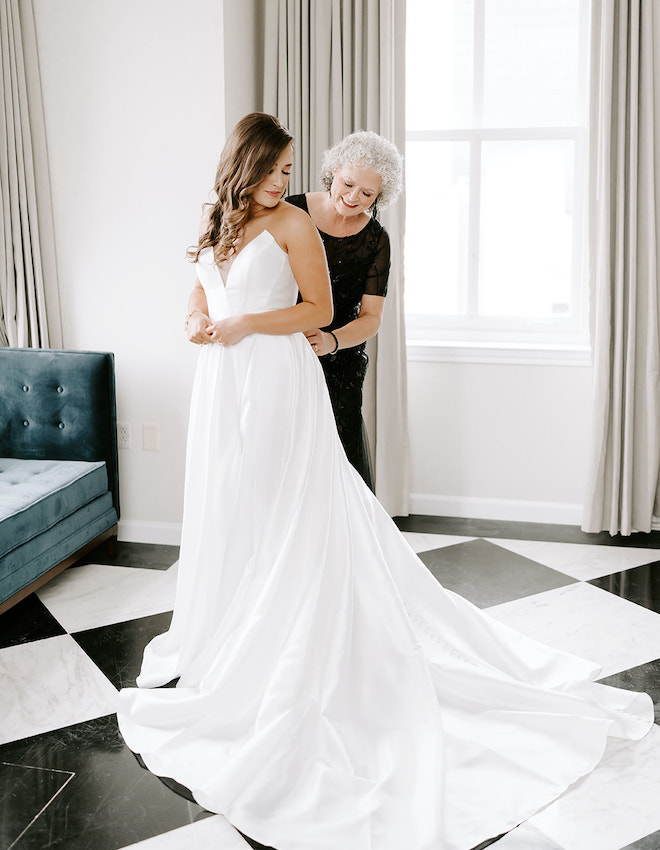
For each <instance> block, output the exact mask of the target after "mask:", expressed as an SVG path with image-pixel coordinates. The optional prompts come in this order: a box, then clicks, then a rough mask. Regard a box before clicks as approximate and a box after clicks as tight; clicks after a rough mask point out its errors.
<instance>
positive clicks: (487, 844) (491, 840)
mask: <svg viewBox="0 0 660 850" xmlns="http://www.w3.org/2000/svg"><path fill="white" fill-rule="evenodd" d="M505 835H506V833H502V835H498V836H497V838H489V839H488V840H487V841H482V842H481V844H479V845H477V846H476V847H473V848H472V850H486V847H492V846H493V844H496V843H497V842H498V841H499V840H500V838H504V836H505Z"/></svg>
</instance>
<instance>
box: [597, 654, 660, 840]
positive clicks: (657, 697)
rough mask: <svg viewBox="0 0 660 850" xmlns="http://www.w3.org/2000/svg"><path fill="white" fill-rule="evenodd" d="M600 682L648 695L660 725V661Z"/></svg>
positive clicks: (648, 663)
mask: <svg viewBox="0 0 660 850" xmlns="http://www.w3.org/2000/svg"><path fill="white" fill-rule="evenodd" d="M658 656H660V647H658ZM598 681H599V682H602V683H603V684H604V685H612V686H613V687H615V688H624V689H625V690H627V691H638V692H643V693H646V694H648V695H649V696H650V697H651V699H652V700H653V705H654V706H655V722H656V723H660V659H658V660H656V661H648V662H647V663H646V664H640V665H639V667H631V668H630V670H623V671H622V672H620V673H614V674H613V675H612V676H607V677H606V678H605V679H599V680H598ZM658 848H660V844H658Z"/></svg>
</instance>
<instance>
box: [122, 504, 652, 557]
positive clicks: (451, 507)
mask: <svg viewBox="0 0 660 850" xmlns="http://www.w3.org/2000/svg"><path fill="white" fill-rule="evenodd" d="M410 513H411V514H424V515H427V516H446V517H461V518H465V519H493V520H504V521H507V520H511V521H513V522H543V523H548V524H550V525H577V526H579V525H581V524H582V505H571V504H566V503H563V502H523V501H518V500H515V499H476V498H470V497H467V496H435V495H431V494H429V493H411V494H410ZM652 529H653V531H660V518H658V517H654V518H653V525H652ZM119 540H123V541H124V542H127V543H163V544H166V545H169V546H178V545H179V544H180V542H181V523H176V522H140V521H139V520H131V519H126V520H120V522H119Z"/></svg>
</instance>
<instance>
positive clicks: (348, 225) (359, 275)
mask: <svg viewBox="0 0 660 850" xmlns="http://www.w3.org/2000/svg"><path fill="white" fill-rule="evenodd" d="M402 163H403V160H402V157H401V154H400V153H399V151H398V150H397V149H396V147H395V146H394V145H393V144H392V143H391V142H389V141H387V139H384V138H383V137H382V136H379V135H378V134H377V133H373V132H369V131H360V132H357V133H351V134H350V135H349V136H346V137H345V138H344V139H342V141H341V142H339V143H338V144H336V145H334V147H332V148H330V149H329V150H327V151H326V152H325V153H324V155H323V162H322V170H321V183H322V185H323V186H324V187H325V189H326V191H325V192H309V193H307V194H306V195H291V196H289V197H288V198H287V200H288V201H289V203H291V204H294V205H295V206H297V207H300V208H301V209H303V210H305V211H306V212H307V213H309V215H310V216H311V218H312V221H313V222H314V224H315V225H316V227H317V229H318V230H319V233H320V235H321V239H322V240H323V244H324V246H325V252H326V256H327V259H328V267H329V270H330V281H331V285H332V300H333V305H334V318H333V320H332V322H331V324H330V325H328V326H327V327H325V328H322V329H314V330H312V331H309V332H307V338H308V339H309V342H310V343H311V345H312V348H313V349H314V351H315V352H316V354H317V355H318V356H319V358H320V362H321V365H322V366H323V372H324V374H325V379H326V383H327V385H328V390H329V393H330V400H331V401H332V408H333V411H334V414H335V421H336V423H337V430H338V431H339V436H340V438H341V441H342V444H343V446H344V449H345V451H346V454H347V456H348V459H349V460H350V462H351V463H352V464H353V466H354V467H355V468H356V469H357V470H358V472H359V473H360V475H362V477H363V478H364V480H365V482H366V483H367V484H368V485H369V487H371V488H372V489H373V478H372V473H371V458H370V454H369V447H368V443H367V439H366V431H365V428H364V423H363V421H362V386H363V384H364V378H365V375H366V372H367V363H368V358H367V353H366V351H365V342H366V340H368V339H369V338H370V337H372V336H374V335H375V334H376V333H377V332H378V329H379V327H380V323H381V318H382V315H383V305H384V302H385V295H386V293H387V280H388V276H389V270H390V240H389V237H388V235H387V231H386V230H385V228H384V227H383V226H382V225H381V224H379V223H378V220H377V211H378V210H380V209H382V208H383V207H385V206H387V204H389V203H391V202H392V201H393V200H395V198H396V197H397V195H398V194H399V192H400V191H401V183H402V174H403V167H402Z"/></svg>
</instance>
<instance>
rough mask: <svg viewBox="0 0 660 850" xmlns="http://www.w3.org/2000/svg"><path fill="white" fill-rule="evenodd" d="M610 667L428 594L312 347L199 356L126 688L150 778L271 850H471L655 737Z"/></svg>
mask: <svg viewBox="0 0 660 850" xmlns="http://www.w3.org/2000/svg"><path fill="white" fill-rule="evenodd" d="M598 675H599V670H598V669H597V667H596V666H595V665H593V664H592V663H590V662H588V661H585V660H582V659H580V658H576V657H574V656H571V655H567V654H565V653H562V652H558V651H555V650H553V649H550V648H548V647H546V646H543V645H541V644H539V643H537V642H535V641H532V640H530V639H527V638H525V637H523V636H522V635H519V634H517V633H516V632H514V631H512V630H510V629H508V628H506V627H505V626H503V625H501V624H499V623H498V622H496V621H495V620H493V619H491V618H490V617H489V616H488V615H487V614H485V613H483V612H482V611H480V610H478V609H477V608H476V607H475V606H473V605H471V604H470V603H469V602H467V601H466V600H464V599H462V598H461V597H459V596H457V595H456V594H454V593H452V592H450V591H447V590H445V589H444V588H442V587H441V586H440V585H439V584H438V582H437V581H436V580H435V579H434V578H433V576H432V575H431V574H430V573H429V572H428V570H427V569H426V567H425V566H424V565H423V564H422V563H421V561H420V560H419V559H418V558H417V556H416V555H415V554H414V552H413V551H412V550H411V548H410V547H409V546H408V544H407V543H406V541H405V540H404V538H403V537H402V536H401V535H400V533H399V532H398V530H397V528H396V526H395V525H394V523H393V522H392V520H391V519H390V517H389V516H388V515H387V514H386V513H385V511H384V510H383V509H382V507H381V506H380V504H379V503H378V502H377V500H376V499H375V498H374V496H373V495H372V493H371V492H370V491H369V489H368V488H367V487H366V486H365V485H364V483H363V481H362V479H361V478H360V476H359V475H358V473H357V472H356V471H355V470H354V469H353V468H352V466H351V465H350V464H349V463H348V462H347V460H346V456H345V454H344V452H343V449H342V447H341V444H340V442H339V439H338V437H337V431H336V427H335V424H334V419H333V416H332V411H331V408H330V402H329V399H328V394H327V390H326V386H325V381H324V377H323V374H322V371H321V368H320V366H319V363H318V361H317V358H316V356H315V355H314V354H313V352H312V350H311V348H310V346H309V344H308V343H307V341H306V340H305V338H304V336H303V335H302V334H294V335H292V336H280V337H274V336H273V337H268V336H257V335H253V336H250V337H246V338H245V339H244V340H242V341H241V342H240V343H239V344H237V345H235V346H231V347H228V348H221V347H220V346H215V345H209V346H205V347H203V348H202V350H201V352H200V360H199V366H198V370H197V375H196V380H195V385H194V390H193V398H192V404H191V415H190V427H189V439H188V451H187V473H186V485H185V507H184V521H183V535H182V544H181V556H180V564H179V578H178V586H177V594H176V603H175V609H174V616H173V620H172V625H171V628H170V630H169V631H168V632H167V633H165V634H164V635H161V636H159V637H157V638H155V639H154V640H153V641H152V642H151V643H150V644H149V645H148V647H147V649H146V651H145V655H144V662H143V667H142V671H141V673H140V676H139V679H138V682H137V684H138V687H137V688H129V689H125V690H123V691H122V692H121V694H120V704H119V711H118V716H119V724H120V728H121V731H122V734H123V735H124V738H125V740H126V742H127V743H128V745H129V746H130V747H131V749H133V750H134V751H136V752H139V753H141V755H142V757H143V759H144V761H145V763H146V764H147V766H148V767H149V769H150V770H151V771H153V772H154V773H156V774H158V775H161V776H166V777H172V778H174V779H176V780H177V781H178V782H180V783H182V784H183V785H185V786H186V787H188V788H189V789H190V790H191V792H192V793H193V795H194V797H195V799H196V800H197V801H198V802H199V803H200V805H202V806H204V807H205V808H207V809H209V810H210V811H213V812H219V813H222V814H224V815H225V816H226V817H227V819H228V820H229V821H230V822H231V823H233V824H234V825H235V826H236V827H238V828H239V829H240V830H242V831H243V832H245V833H246V834H248V835H250V836H251V837H253V838H255V839H257V840H258V841H260V842H261V843H263V844H266V845H272V846H274V847H277V848H278V850H403V848H405V850H469V848H472V847H473V846H474V845H476V844H478V843H479V842H481V841H483V840H485V839H486V838H489V837H492V836H495V835H498V834H500V833H502V832H504V831H507V830H509V829H510V828H512V827H514V826H516V825H517V824H518V823H520V822H521V821H523V820H524V819H526V818H527V817H529V816H530V815H532V814H533V813H534V812H536V811H537V810H538V809H539V808H541V807H542V806H543V805H545V804H546V803H548V802H549V801H551V800H553V799H554V798H555V797H557V796H558V795H559V794H561V793H562V792H563V791H564V790H565V789H566V788H567V787H568V786H569V785H570V784H571V783H573V782H574V781H575V780H576V779H577V778H578V777H580V776H582V775H584V774H585V773H587V772H589V771H590V770H591V769H593V767H594V766H595V765H596V764H597V763H598V761H599V759H600V758H601V756H602V753H603V750H604V747H605V744H606V739H607V736H608V735H617V736H622V737H626V738H629V739H633V740H634V739H638V738H640V737H642V736H643V735H644V734H645V733H646V732H647V731H648V729H649V728H650V726H651V724H652V722H653V707H652V704H651V700H650V698H649V697H648V696H646V695H643V694H635V693H632V692H627V691H622V690H617V689H613V688H608V687H605V686H603V685H599V684H594V683H593V679H594V678H595V677H597V676H598ZM177 677H179V680H178V684H177V686H176V687H175V688H163V687H161V686H162V685H164V684H166V683H168V682H170V680H172V679H175V678H177ZM631 746H632V745H631Z"/></svg>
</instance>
